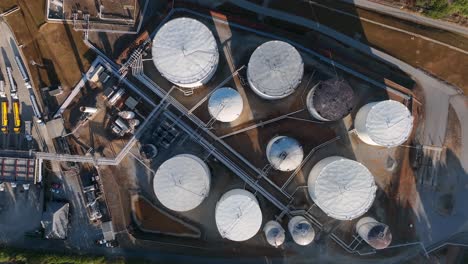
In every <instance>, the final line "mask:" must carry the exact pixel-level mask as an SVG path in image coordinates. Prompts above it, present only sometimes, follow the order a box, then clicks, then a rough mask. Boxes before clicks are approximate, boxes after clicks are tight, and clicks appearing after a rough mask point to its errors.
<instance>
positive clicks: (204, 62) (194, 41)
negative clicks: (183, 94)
mask: <svg viewBox="0 0 468 264" xmlns="http://www.w3.org/2000/svg"><path fill="white" fill-rule="evenodd" d="M152 56H153V62H154V65H155V66H156V68H157V69H158V71H159V72H160V73H161V75H162V76H164V77H165V78H166V79H167V80H168V81H170V82H172V83H173V84H175V85H177V86H180V87H186V88H194V87H198V86H202V85H204V84H206V83H207V82H208V81H209V80H210V79H211V77H213V75H214V74H215V72H216V69H217V67H218V62H219V53H218V47H217V44H216V40H215V38H214V37H213V34H212V33H211V31H210V30H209V29H208V27H206V26H205V25H204V24H203V23H201V22H200V21H198V20H195V19H193V18H188V17H181V18H176V19H172V20H170V21H169V22H167V23H166V24H164V25H163V26H162V27H161V28H160V29H159V30H158V32H157V33H156V36H155V37H154V39H153V47H152Z"/></svg>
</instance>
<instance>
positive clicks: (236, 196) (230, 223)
mask: <svg viewBox="0 0 468 264" xmlns="http://www.w3.org/2000/svg"><path fill="white" fill-rule="evenodd" d="M215 219H216V226H217V228H218V231H219V233H220V234H221V236H222V237H223V238H227V239H229V240H232V241H245V240H248V239H250V238H252V237H253V236H255V234H257V232H258V230H260V227H261V225H262V211H261V210H260V205H259V204H258V201H257V198H255V196H254V195H253V194H252V193H250V192H248V191H246V190H243V189H234V190H230V191H228V192H227V193H225V194H224V195H223V196H222V197H221V199H219V201H218V203H217V204H216V211H215Z"/></svg>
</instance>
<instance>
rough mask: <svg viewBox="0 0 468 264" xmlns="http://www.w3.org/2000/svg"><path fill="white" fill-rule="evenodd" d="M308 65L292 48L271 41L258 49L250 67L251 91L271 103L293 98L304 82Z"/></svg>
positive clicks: (253, 54)
mask: <svg viewBox="0 0 468 264" xmlns="http://www.w3.org/2000/svg"><path fill="white" fill-rule="evenodd" d="M303 74H304V62H303V61H302V57H301V55H300V54H299V52H298V51H297V50H296V48H294V47H293V46H292V45H291V44H289V43H286V42H283V41H278V40H274V41H268V42H266V43H263V44H262V45H260V46H259V47H257V48H256V49H255V51H254V52H253V53H252V56H250V60H249V64H248V67H247V81H248V82H249V85H250V88H251V89H252V90H253V91H254V92H255V93H256V94H257V95H259V96H260V97H262V98H263V99H267V100H276V99H282V98H285V97H286V96H288V95H290V94H292V93H293V92H294V91H295V90H296V88H297V86H298V85H299V84H300V83H301V81H302V76H303Z"/></svg>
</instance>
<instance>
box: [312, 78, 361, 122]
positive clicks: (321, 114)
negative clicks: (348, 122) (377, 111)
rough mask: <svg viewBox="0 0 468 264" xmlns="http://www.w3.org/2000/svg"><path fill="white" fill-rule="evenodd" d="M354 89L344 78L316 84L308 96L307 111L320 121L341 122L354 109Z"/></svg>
mask: <svg viewBox="0 0 468 264" xmlns="http://www.w3.org/2000/svg"><path fill="white" fill-rule="evenodd" d="M356 101H357V100H356V98H355V95H354V91H353V88H351V86H350V85H349V83H348V82H347V81H346V80H344V79H342V78H333V79H329V80H326V81H323V82H319V83H318V84H316V85H315V86H314V87H313V88H312V89H311V90H310V91H309V93H308V94H307V109H308V110H309V113H310V114H311V115H312V116H313V117H314V118H316V119H318V120H320V121H337V120H340V119H342V118H344V117H346V116H347V115H349V113H351V111H352V110H353V109H354V107H355V105H356Z"/></svg>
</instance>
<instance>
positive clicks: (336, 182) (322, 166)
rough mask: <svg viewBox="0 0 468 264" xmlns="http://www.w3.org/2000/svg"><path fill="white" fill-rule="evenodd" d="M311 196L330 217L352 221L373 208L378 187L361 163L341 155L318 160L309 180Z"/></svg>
mask: <svg viewBox="0 0 468 264" xmlns="http://www.w3.org/2000/svg"><path fill="white" fill-rule="evenodd" d="M308 187H309V194H310V196H311V198H312V199H313V200H314V202H315V204H317V206H318V207H320V209H322V210H323V211H324V212H325V213H326V214H327V215H328V216H330V217H333V218H335V219H339V220H351V219H354V218H357V217H359V216H361V215H363V214H364V213H366V212H367V211H368V210H369V208H370V207H371V206H372V203H373V202H374V198H375V192H376V190H377V187H376V185H375V181H374V177H373V175H372V174H371V173H370V171H369V170H368V169H367V168H366V167H365V166H364V165H362V164H361V163H359V162H356V161H353V160H350V159H345V158H342V157H338V156H333V157H328V158H325V159H323V160H321V161H319V162H318V163H317V164H316V165H315V166H314V167H313V168H312V170H311V172H310V174H309V179H308Z"/></svg>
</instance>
